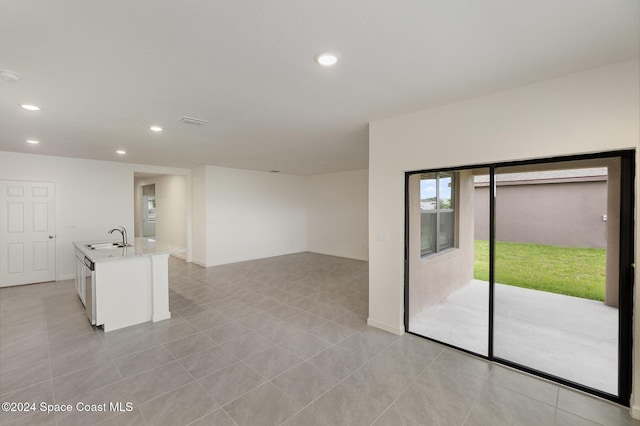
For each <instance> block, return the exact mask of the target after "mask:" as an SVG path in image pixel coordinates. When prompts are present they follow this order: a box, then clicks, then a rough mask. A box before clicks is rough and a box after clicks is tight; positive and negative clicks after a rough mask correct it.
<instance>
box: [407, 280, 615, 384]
mask: <svg viewBox="0 0 640 426" xmlns="http://www.w3.org/2000/svg"><path fill="white" fill-rule="evenodd" d="M488 307H489V283H487V282H485V281H479V280H473V281H472V282H470V283H468V284H467V285H465V286H463V287H462V288H460V289H459V290H457V291H455V292H454V293H452V294H450V295H449V296H448V297H447V298H446V299H445V300H443V301H442V302H441V303H439V304H437V305H435V306H433V307H431V308H429V309H427V310H425V311H423V312H421V313H420V314H418V315H416V316H415V317H414V318H412V319H410V322H409V330H410V331H411V332H413V333H417V334H421V335H424V336H427V337H430V338H433V339H436V340H439V341H442V342H445V343H449V344H452V345H454V346H457V347H460V348H464V349H467V350H470V351H473V352H476V353H479V354H483V355H486V354H487V352H488V348H487V346H488V337H487V336H488V329H489V325H488V324H489V319H488ZM494 355H495V356H496V357H500V358H503V359H506V360H510V361H513V362H516V363H519V364H521V365H524V366H527V367H531V368H534V369H537V370H540V371H543V372H546V373H549V374H553V375H555V376H558V377H562V378H564V379H568V380H571V381H574V382H577V383H581V384H583V385H586V386H589V387H592V388H595V389H598V390H601V391H604V392H608V393H611V394H617V388H618V379H617V375H618V309H616V308H612V307H610V306H606V305H605V304H604V303H602V302H598V301H594V300H588V299H581V298H578V297H571V296H564V295H559V294H553V293H547V292H542V291H537V290H529V289H524V288H520V287H513V286H508V285H504V284H496V288H495V322H494Z"/></svg>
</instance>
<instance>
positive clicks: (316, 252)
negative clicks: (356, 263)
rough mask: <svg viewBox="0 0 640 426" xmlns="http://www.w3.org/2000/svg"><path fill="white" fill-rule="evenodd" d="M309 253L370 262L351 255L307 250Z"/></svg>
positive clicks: (361, 257)
mask: <svg viewBox="0 0 640 426" xmlns="http://www.w3.org/2000/svg"><path fill="white" fill-rule="evenodd" d="M307 251H308V252H309V253H315V254H324V255H325V256H335V257H342V258H344V259H353V260H362V261H363V262H368V261H369V259H368V258H367V257H363V256H351V255H348V254H341V253H329V252H325V251H318V250H307Z"/></svg>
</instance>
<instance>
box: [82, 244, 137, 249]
mask: <svg viewBox="0 0 640 426" xmlns="http://www.w3.org/2000/svg"><path fill="white" fill-rule="evenodd" d="M87 247H88V248H90V249H91V250H104V249H116V248H124V247H128V245H127V246H125V245H124V244H122V243H93V244H87Z"/></svg>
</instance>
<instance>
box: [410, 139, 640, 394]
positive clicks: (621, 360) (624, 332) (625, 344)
mask: <svg viewBox="0 0 640 426" xmlns="http://www.w3.org/2000/svg"><path fill="white" fill-rule="evenodd" d="M615 157H619V158H620V169H621V170H620V171H621V176H620V183H621V184H620V251H619V253H620V254H619V281H620V285H619V295H618V297H619V307H618V395H613V394H610V393H606V392H603V391H601V390H598V389H594V388H591V387H589V386H585V385H583V384H580V383H576V382H573V381H571V380H567V379H564V378H562V377H558V376H554V375H552V374H548V373H545V372H543V371H539V370H536V369H533V368H530V367H527V366H524V365H521V364H518V363H515V362H513V361H509V360H506V359H502V358H500V357H496V356H495V355H494V353H493V334H494V333H493V332H494V330H493V327H494V285H495V277H494V269H495V230H496V224H495V202H496V181H495V171H496V168H498V167H510V166H524V165H532V164H546V163H559V162H568V161H577V160H590V159H606V158H615ZM479 168H487V169H489V177H490V181H489V189H490V190H489V335H488V348H489V350H488V355H482V354H478V353H475V352H472V351H470V350H467V349H464V348H459V347H457V346H454V345H451V344H449V343H446V342H442V341H439V340H436V339H433V338H430V337H427V336H423V335H421V334H417V333H413V332H411V331H410V330H409V303H410V300H409V268H410V265H409V232H410V230H409V196H410V193H409V178H410V177H411V176H413V175H416V174H422V173H430V172H438V171H439V172H455V171H461V170H469V169H479ZM634 179H635V150H622V151H609V152H601V153H591V154H579V155H569V156H559V157H550V158H541V159H532V160H521V161H509V162H501V163H489V164H474V165H469V166H460V167H446V168H440V169H426V170H416V171H411V172H406V173H405V232H404V234H405V235H404V269H405V271H404V272H405V278H404V279H405V282H404V327H405V330H406V332H407V333H409V334H413V335H416V336H419V337H422V338H425V339H427V340H431V341H434V342H437V343H440V344H442V345H445V346H448V347H450V348H454V349H457V350H460V351H462V352H466V353H469V354H471V355H474V356H478V357H481V358H484V359H487V360H489V361H492V362H496V363H499V364H503V365H506V366H509V367H512V368H516V369H518V370H521V371H525V372H527V373H530V374H533V375H536V376H539V377H542V378H545V379H548V380H552V381H554V382H557V383H560V384H563V385H566V386H570V387H572V388H575V389H578V390H581V391H584V392H587V393H590V394H593V395H596V396H598V397H601V398H604V399H608V400H610V401H614V402H616V403H619V404H622V405H625V406H629V402H630V401H629V399H630V397H631V379H632V347H633V286H634V265H633V261H634V242H635V238H634V235H633V229H634V207H635V204H634V203H635V199H634V182H635V181H634Z"/></svg>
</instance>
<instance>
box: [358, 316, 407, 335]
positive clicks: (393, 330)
mask: <svg viewBox="0 0 640 426" xmlns="http://www.w3.org/2000/svg"><path fill="white" fill-rule="evenodd" d="M367 324H368V325H370V326H371V327H375V328H379V329H380V330H384V331H388V332H389V333H393V334H397V335H398V336H402V335H403V334H404V326H403V327H400V328H398V327H394V326H392V325H389V324H386V323H384V322H380V321H377V320H374V319H372V318H368V319H367Z"/></svg>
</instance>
